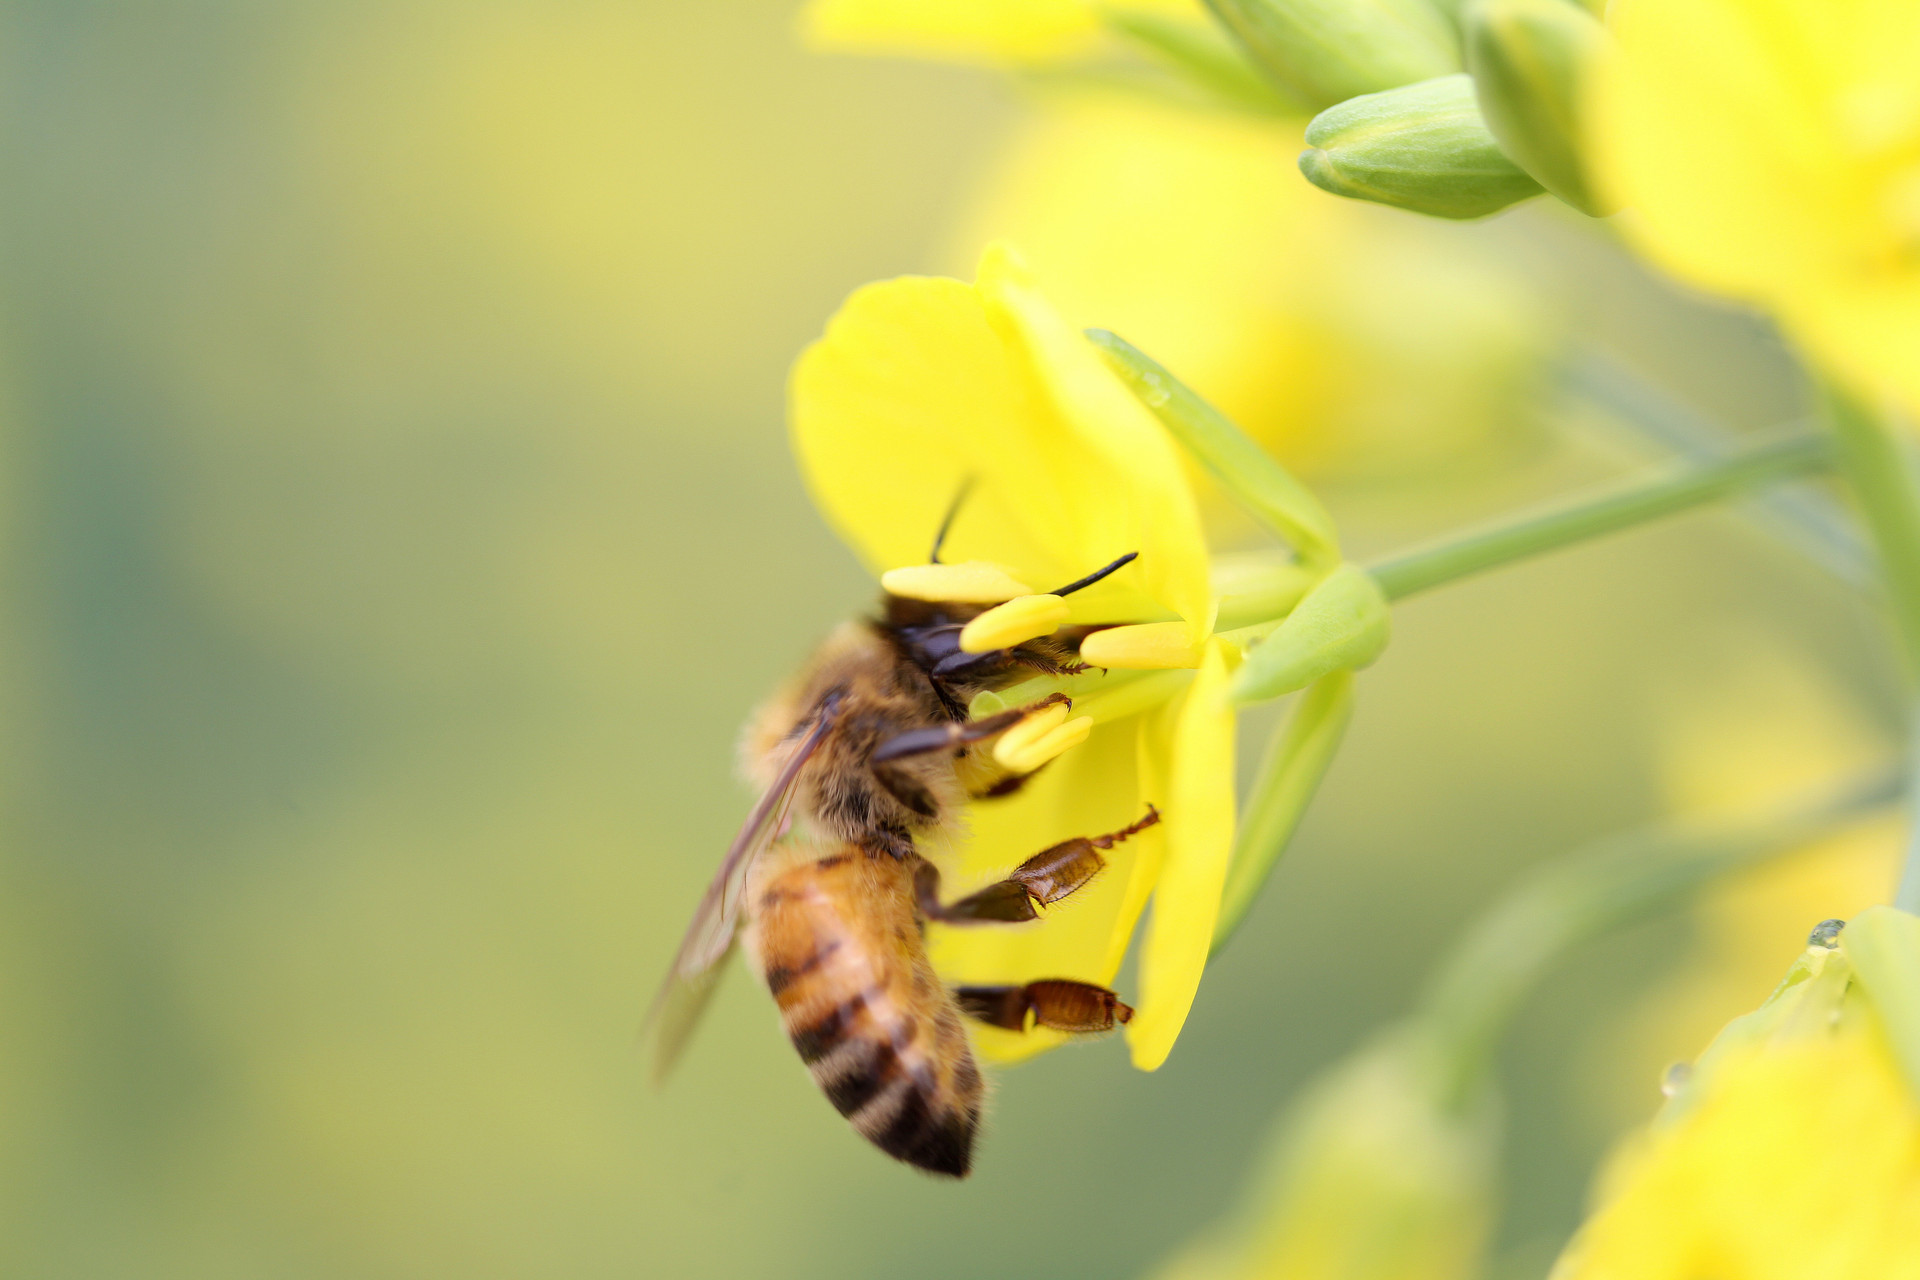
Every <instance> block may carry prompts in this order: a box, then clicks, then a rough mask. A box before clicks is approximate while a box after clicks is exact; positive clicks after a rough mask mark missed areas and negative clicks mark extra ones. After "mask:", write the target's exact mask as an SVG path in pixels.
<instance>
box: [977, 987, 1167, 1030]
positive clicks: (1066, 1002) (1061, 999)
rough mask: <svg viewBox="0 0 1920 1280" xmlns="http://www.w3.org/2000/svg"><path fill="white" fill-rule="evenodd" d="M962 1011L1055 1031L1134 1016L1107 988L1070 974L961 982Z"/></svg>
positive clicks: (1012, 1026) (1016, 1026) (998, 1023)
mask: <svg viewBox="0 0 1920 1280" xmlns="http://www.w3.org/2000/svg"><path fill="white" fill-rule="evenodd" d="M953 996H954V999H955V1000H957V1001H959V1002H960V1011H961V1012H962V1013H965V1014H966V1015H967V1016H968V1017H970V1018H974V1019H977V1020H979V1021H981V1022H984V1023H986V1024H987V1025H988V1026H990V1027H1004V1028H1005V1029H1006V1030H1008V1031H1025V1030H1026V1029H1027V1015H1028V1014H1032V1015H1033V1025H1034V1026H1036V1027H1047V1028H1050V1029H1051V1030H1054V1031H1111V1030H1113V1028H1114V1024H1116V1023H1120V1022H1125V1021H1127V1020H1128V1019H1130V1018H1131V1017H1133V1009H1132V1007H1131V1006H1129V1005H1126V1004H1122V1003H1121V1001H1120V997H1119V996H1117V995H1115V994H1114V993H1113V992H1111V991H1109V990H1108V989H1107V988H1105V987H1096V986H1094V985H1093V984H1092V983H1091V982H1075V981H1073V980H1071V979H1069V978H1046V979H1043V980H1041V981H1039V982H1029V983H1028V984H1027V985H1026V986H1024V987H955V988H954V989H953Z"/></svg>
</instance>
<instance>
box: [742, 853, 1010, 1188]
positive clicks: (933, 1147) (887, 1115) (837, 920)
mask: <svg viewBox="0 0 1920 1280" xmlns="http://www.w3.org/2000/svg"><path fill="white" fill-rule="evenodd" d="M783 854H784V855H785V856H782V855H783ZM818 854H819V851H808V850H799V849H793V848H791V847H789V848H788V849H785V850H779V851H776V852H775V853H774V854H773V855H770V856H768V857H767V858H765V859H763V860H762V866H761V867H760V868H758V869H757V870H756V874H755V876H754V878H753V880H752V882H751V883H750V884H749V886H748V889H747V892H748V899H747V910H748V911H749V913H750V916H751V918H750V920H749V924H748V929H747V935H746V942H747V947H748V950H749V952H750V953H751V954H752V956H753V958H754V962H755V964H756V966H757V967H758V969H759V971H760V973H761V974H762V976H763V977H764V978H765V979H766V983H767V989H768V990H769V991H771V992H772V993H773V998H774V1001H775V1002H776V1003H777V1004H778V1005H779V1006H780V1014H781V1017H782V1019H783V1020H784V1021H785V1023H786V1028H787V1034H788V1035H789V1036H791V1037H792V1038H793V1047H794V1048H795V1049H796V1050H798V1051H799V1054H800V1058H801V1061H803V1062H805V1063H806V1064H807V1066H808V1067H809V1068H810V1069H811V1070H812V1072H813V1078H814V1082H815V1083H816V1084H818V1085H819V1086H820V1089H821V1091H822V1092H823V1093H825V1094H826V1095H827V1098H828V1100H829V1101H831V1102H832V1103H833V1105H834V1106H835V1107H837V1108H838V1109H839V1111H840V1114H841V1115H843V1116H845V1117H847V1119H849V1120H851V1121H852V1122H853V1127H854V1128H855V1129H858V1130H859V1131H860V1133H861V1134H862V1135H863V1136H865V1137H866V1138H867V1139H868V1140H869V1141H871V1142H873V1143H874V1145H876V1146H878V1147H879V1148H880V1149H881V1150H882V1151H885V1152H886V1153H887V1154H888V1155H891V1156H894V1157H896V1158H897V1159H901V1160H905V1161H906V1162H907V1163H908V1164H913V1165H918V1166H919V1167H920V1168H922V1169H926V1170H929V1171H930V1172H933V1173H944V1174H949V1175H951V1176H953V1177H964V1176H965V1175H966V1172H967V1165H968V1162H969V1159H970V1157H971V1154H972V1150H973V1133H974V1129H975V1127H976V1126H977V1124H978V1123H979V1118H980V1093H981V1084H980V1070H979V1068H978V1067H977V1066H975V1065H974V1061H973V1052H972V1049H971V1048H970V1047H969V1046H968V1043H967V1034H966V1030H965V1028H964V1027H963V1026H962V1024H961V1016H960V1011H959V1009H958V1007H957V1006H956V1005H955V1004H954V1001H953V997H952V996H951V995H950V994H949V993H948V991H947V989H946V988H945V987H944V986H943V985H942V984H941V982H940V979H939V978H938V977H937V976H936V975H935V974H934V971H933V966H932V965H931V964H930V963H928V961H927V954H926V949H925V948H924V946H922V944H921V940H920V922H919V919H918V917H917V916H916V914H915V911H914V898H913V873H912V868H911V865H910V864H908V863H903V862H901V861H899V860H898V859H895V858H893V857H891V856H889V855H886V854H872V853H867V852H863V851H861V850H859V849H858V848H856V847H854V846H851V845H846V846H840V847H838V848H836V849H831V850H829V851H828V852H826V853H825V854H824V855H823V856H816V855H818Z"/></svg>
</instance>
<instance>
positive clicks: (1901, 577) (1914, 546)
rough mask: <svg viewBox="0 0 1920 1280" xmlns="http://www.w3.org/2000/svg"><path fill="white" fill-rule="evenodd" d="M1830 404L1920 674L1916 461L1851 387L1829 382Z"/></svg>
mask: <svg viewBox="0 0 1920 1280" xmlns="http://www.w3.org/2000/svg"><path fill="white" fill-rule="evenodd" d="M1826 410H1827V420H1828V422H1829V423H1830V424H1831V425H1832V427H1833V440H1834V444H1835V446H1836V448H1835V451H1834V452H1835V457H1834V461H1835V462H1836V463H1837V464H1838V465H1839V468H1840V473H1841V474H1842V475H1843V476H1845V477H1846V481H1847V485H1848V487H1850V488H1851V489H1852V490H1853V496H1854V498H1855V500H1856V501H1857V502H1858V503H1859V504H1860V514H1861V516H1862V517H1863V518H1864V520H1865V521H1866V526H1867V532H1868V533H1870V534H1872V535H1873V544H1874V550H1875V551H1876V552H1878V553H1879V557H1880V576H1881V578H1882V580H1883V581H1884V582H1885V583H1886V591H1887V604H1888V605H1889V607H1890V609H1891V611H1892V613H1893V623H1894V628H1895V630H1896V631H1898V632H1899V635H1900V643H1901V645H1902V647H1903V649H1904V650H1905V653H1906V657H1907V669H1908V672H1909V674H1913V675H1920V496H1916V494H1915V490H1914V479H1913V471H1912V469H1911V468H1912V464H1911V463H1910V462H1909V460H1908V457H1907V450H1906V448H1905V446H1904V443H1903V442H1902V441H1901V439H1900V438H1899V437H1898V436H1896V435H1894V433H1893V430H1892V428H1891V425H1890V424H1889V423H1887V422H1886V421H1885V420H1884V419H1883V418H1881V417H1879V416H1878V415H1876V414H1873V413H1870V412H1868V411H1867V410H1866V409H1865V408H1863V407H1861V405H1860V404H1859V402H1858V401H1856V400H1854V399H1852V398H1851V397H1849V396H1848V395H1847V394H1846V393H1845V392H1843V391H1840V390H1839V389H1837V388H1834V387H1828V388H1827V390H1826Z"/></svg>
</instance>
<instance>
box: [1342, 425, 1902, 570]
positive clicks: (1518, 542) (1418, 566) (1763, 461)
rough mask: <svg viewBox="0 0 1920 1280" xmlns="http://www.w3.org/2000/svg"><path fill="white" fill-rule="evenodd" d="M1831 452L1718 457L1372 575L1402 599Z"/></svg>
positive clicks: (1817, 463) (1793, 470)
mask: <svg viewBox="0 0 1920 1280" xmlns="http://www.w3.org/2000/svg"><path fill="white" fill-rule="evenodd" d="M1831 456H1832V448H1831V446H1830V444H1829V443H1828V441H1827V440H1825V439H1824V438H1822V437H1820V436H1815V435H1794V436H1790V437H1788V438H1786V439H1784V440H1776V441H1774V442H1772V443H1770V444H1765V445H1760V446H1757V447H1755V448H1752V449H1748V450H1746V451H1744V452H1742V453H1738V454H1734V455H1732V456H1730V457H1727V458H1725V459H1722V460H1720V461H1717V462H1710V463H1706V464H1704V465H1700V466H1693V467H1687V468H1685V469H1683V470H1680V471H1677V472H1673V473H1671V474H1668V475H1664V476H1659V477H1656V478H1654V479H1652V480H1643V481H1640V482H1638V483H1636V484H1630V485H1628V486H1626V487H1624V488H1621V489H1618V490H1615V491H1614V492H1612V493H1607V494H1602V495H1600V496H1599V497H1595V498H1586V499H1582V500H1578V501H1575V502H1573V503H1570V504H1568V505H1565V506H1559V507H1554V508H1551V509H1549V510H1546V511H1543V512H1540V513H1538V514H1535V515H1530V516H1522V517H1520V518H1519V519H1516V520H1511V521H1507V522H1504V523H1500V524H1496V525H1493V526H1491V527H1489V528H1486V529H1482V530H1479V531H1477V532H1473V533H1467V534H1464V535H1461V536H1460V537H1457V538H1453V539H1450V540H1448V541H1446V542H1442V543H1439V544H1437V545H1435V546H1432V547H1428V548H1426V549H1424V550H1420V551H1413V552H1409V553H1407V554H1406V555H1403V556H1399V557H1396V558H1394V559H1392V560H1388V561H1386V562H1384V563H1382V564H1378V565H1375V566H1374V567H1373V569H1372V570H1371V572H1372V574H1373V577H1374V580H1375V581H1376V582H1378V583H1379V584H1380V589H1381V591H1382V592H1384V593H1385V595H1386V597H1387V599H1388V600H1403V599H1405V598H1406V597H1408V596H1410V595H1413V594H1415V593H1417V592H1421V591H1427V590H1431V589H1432V588H1434V587H1438V586H1442V585H1445V584H1446V583H1449V582H1455V581H1458V580H1459V579H1461V578H1465V577H1468V576H1470V575H1472V574H1476V573H1483V572H1485V571H1486V570H1488V569H1498V568H1501V567H1502V566H1505V565H1509V564H1513V563H1516V562H1518V561H1521V560H1526V559H1529V558H1531V557H1533V556H1537V555H1541V554H1543V553H1545V552H1548V551H1557V550H1559V549H1561V548H1562V547H1569V546H1573V545H1575V544H1576V543H1581V542H1586V541H1588V540H1589V539H1592V538H1598V537H1603V536H1605V535H1607V534H1609V533H1617V532H1619V531H1620V530H1622V529H1630V528H1632V527H1633V526H1635V525H1639V524H1645V523H1647V522H1648V521H1650V520H1658V519H1660V518H1662V517H1664V516H1669V515H1674V514H1676V513H1678V512H1681V511H1686V510H1688V509H1689V508H1692V507H1697V506H1700V505H1702V504H1704V503H1708V502H1714V501H1717V500H1719V499H1721V498H1725V497H1730V496H1732V495H1735V494H1739V493H1743V492H1745V491H1746V490H1749V489H1753V488H1758V487H1760V486H1762V485H1768V484H1774V483H1777V482H1779V481H1781V480H1788V479H1792V478H1793V477H1795V476H1799V475H1804V474H1806V473H1807V472H1810V471H1815V470H1818V469H1819V468H1821V467H1824V466H1826V465H1828V463H1829V461H1830V459H1831ZM1916 528H1920V524H1917V525H1916ZM1916 569H1920V564H1916ZM1916 582H1920V577H1917V578H1916Z"/></svg>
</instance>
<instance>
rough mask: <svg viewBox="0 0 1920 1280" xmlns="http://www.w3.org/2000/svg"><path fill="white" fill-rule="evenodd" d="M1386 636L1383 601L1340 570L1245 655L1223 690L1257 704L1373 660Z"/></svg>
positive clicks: (1351, 572)
mask: <svg viewBox="0 0 1920 1280" xmlns="http://www.w3.org/2000/svg"><path fill="white" fill-rule="evenodd" d="M1390 630H1391V619H1390V613H1389V610H1388V608H1387V598H1386V597H1385V596H1384V595H1382V594H1381V593H1380V587H1379V584H1378V583H1376V582H1374V580H1373V578H1372V576H1371V575H1370V574H1368V573H1367V571H1366V570H1364V569H1362V568H1360V567H1358V566H1357V565H1352V564H1343V565H1341V566H1340V567H1339V568H1338V569H1335V570H1334V571H1333V572H1332V573H1330V574H1328V575H1327V576H1326V577H1324V578H1322V579H1321V580H1320V582H1319V584H1318V585H1317V586H1315V587H1314V589H1313V590H1312V591H1309V592H1308V593H1307V595H1306V598H1305V599H1303V600H1302V601H1301V602H1300V603H1299V604H1298V605H1296V606H1295V607H1294V610H1293V612H1292V613H1289V614H1288V615H1287V616H1286V619H1285V620H1284V621H1282V622H1281V624H1280V625H1279V626H1278V627H1277V628H1275V629H1274V632H1273V634H1272V635H1270V636H1268V637H1267V639H1266V640H1265V641H1263V642H1262V643H1260V644H1258V645H1255V646H1254V647H1253V648H1252V649H1251V650H1249V651H1248V653H1247V660H1246V661H1245V662H1243V663H1241V664H1240V670H1239V671H1238V672H1236V673H1235V674H1234V677H1233V684H1232V686H1231V687H1230V689H1229V690H1228V692H1229V694H1230V696H1231V697H1232V698H1233V700H1234V701H1235V702H1240V703H1246V702H1260V701H1263V700H1264V699H1267V698H1277V697H1279V696H1280V695H1282V694H1285V693H1292V692H1293V691H1294V690H1295V689H1304V688H1306V687H1307V686H1308V685H1310V684H1312V683H1313V682H1314V681H1315V680H1318V679H1320V677H1322V676H1326V675H1331V674H1333V673H1334V672H1336V671H1357V670H1359V669H1360V668H1361V667H1364V666H1366V665H1368V664H1369V663H1371V662H1372V661H1373V660H1374V659H1375V658H1378V657H1379V656H1380V654H1381V651H1382V650H1384V649H1385V648H1386V647H1387V636H1388V634H1389V632H1390Z"/></svg>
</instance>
